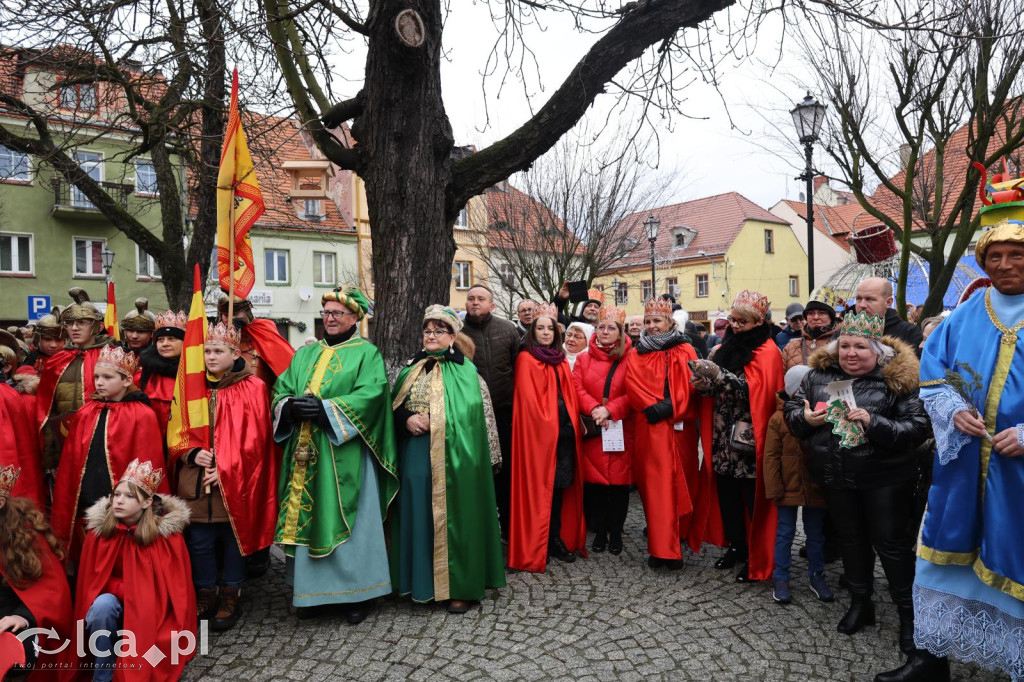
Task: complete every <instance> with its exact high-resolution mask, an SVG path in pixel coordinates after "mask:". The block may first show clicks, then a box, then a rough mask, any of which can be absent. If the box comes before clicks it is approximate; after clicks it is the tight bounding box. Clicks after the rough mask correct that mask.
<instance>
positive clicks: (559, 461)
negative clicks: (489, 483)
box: [508, 303, 587, 573]
mask: <svg viewBox="0 0 1024 682" xmlns="http://www.w3.org/2000/svg"><path fill="white" fill-rule="evenodd" d="M523 344H524V349H525V350H524V352H521V353H519V356H518V357H517V358H516V371H515V382H516V383H515V393H514V397H513V411H512V461H513V462H515V465H514V466H513V467H512V505H511V523H510V524H509V542H508V565H509V567H510V568H518V569H522V570H526V571H533V572H535V573H543V572H544V567H545V564H546V563H547V559H548V557H555V558H556V559H558V560H559V561H565V562H573V561H575V560H576V553H577V552H579V553H580V554H583V555H584V556H586V547H585V545H586V541H587V528H586V523H585V521H584V517H583V466H582V462H581V460H580V450H581V444H580V437H581V435H582V434H581V433H580V428H581V427H580V418H579V412H580V410H579V400H578V399H577V397H576V389H575V385H574V384H573V379H572V372H570V371H569V363H568V362H567V361H566V359H565V353H564V352H563V351H562V332H561V330H560V329H559V327H558V311H557V309H556V308H555V306H553V305H551V304H550V303H545V304H543V305H541V306H540V307H539V308H538V309H537V313H536V314H535V316H534V318H533V323H532V324H531V325H530V330H529V332H528V333H527V334H526V337H525V338H524V339H523Z"/></svg>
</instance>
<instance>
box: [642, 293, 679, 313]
mask: <svg viewBox="0 0 1024 682" xmlns="http://www.w3.org/2000/svg"><path fill="white" fill-rule="evenodd" d="M644 315H661V316H662V317H672V301H670V300H668V299H667V298H662V297H661V296H655V297H654V298H649V299H647V303H645V304H644Z"/></svg>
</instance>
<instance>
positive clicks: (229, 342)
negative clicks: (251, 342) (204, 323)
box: [206, 322, 242, 350]
mask: <svg viewBox="0 0 1024 682" xmlns="http://www.w3.org/2000/svg"><path fill="white" fill-rule="evenodd" d="M206 343H207V344H215V343H219V344H222V345H225V346H227V347H228V348H231V349H233V350H238V347H239V346H240V345H241V343H242V334H241V332H239V331H238V330H237V329H235V327H234V325H231V326H230V327H229V326H227V325H225V324H224V323H223V322H218V323H217V324H215V325H214V326H212V327H210V329H209V331H207V332H206Z"/></svg>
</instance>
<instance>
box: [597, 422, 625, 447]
mask: <svg viewBox="0 0 1024 682" xmlns="http://www.w3.org/2000/svg"><path fill="white" fill-rule="evenodd" d="M601 447H602V448H603V449H604V451H605V452H622V451H623V450H625V449H626V436H625V432H624V431H623V430H622V420H621V419H620V420H618V421H612V420H610V419H609V420H608V425H607V426H605V427H604V428H603V429H601Z"/></svg>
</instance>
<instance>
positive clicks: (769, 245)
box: [764, 230, 775, 253]
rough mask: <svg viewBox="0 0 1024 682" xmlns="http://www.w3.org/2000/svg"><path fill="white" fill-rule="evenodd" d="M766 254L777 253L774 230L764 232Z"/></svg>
mask: <svg viewBox="0 0 1024 682" xmlns="http://www.w3.org/2000/svg"><path fill="white" fill-rule="evenodd" d="M764 252H765V253H775V232H774V230H765V231H764Z"/></svg>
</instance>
